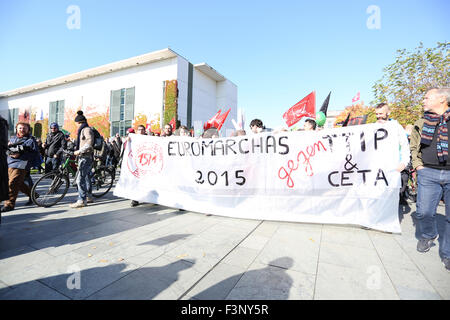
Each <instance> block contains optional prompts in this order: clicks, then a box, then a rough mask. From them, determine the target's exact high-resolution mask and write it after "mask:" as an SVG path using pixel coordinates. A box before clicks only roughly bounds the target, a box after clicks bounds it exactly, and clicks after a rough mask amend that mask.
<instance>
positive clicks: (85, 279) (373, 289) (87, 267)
mask: <svg viewBox="0 0 450 320" xmlns="http://www.w3.org/2000/svg"><path fill="white" fill-rule="evenodd" d="M71 192H72V193H71V194H69V195H68V196H66V198H64V199H63V201H62V202H61V203H59V204H57V205H55V206H53V207H51V208H39V207H36V206H29V207H27V206H25V202H26V201H27V198H26V197H24V196H23V195H22V196H21V197H20V198H19V199H18V203H17V206H16V210H14V211H11V212H7V213H4V214H3V215H2V224H1V226H0V299H1V300H6V299H12V300H16V299H45V300H47V299H52V300H53V299H57V300H59V299H64V300H67V299H77V300H78V299H88V300H97V299H121V300H126V299H139V300H141V299H169V300H176V299H181V300H186V299H194V300H206V299H208V300H210V299H213V300H215V299H219V300H225V299H232V300H253V299H270V300H285V299H289V300H312V299H313V300H323V299H370V300H372V299H392V300H397V299H426V300H429V299H433V300H435V299H438V300H440V299H445V300H448V299H450V273H449V272H447V271H446V270H445V268H444V266H443V264H442V262H441V260H440V258H439V243H440V241H439V239H438V240H436V241H435V243H436V245H435V246H434V247H432V248H431V250H430V251H429V252H427V253H425V254H421V253H419V252H417V251H416V243H417V240H416V238H415V225H414V218H413V217H414V212H415V206H414V204H413V203H410V205H409V206H400V208H399V218H400V220H401V227H402V234H389V233H384V232H380V231H374V230H366V229H362V228H360V227H358V226H339V225H322V224H305V223H288V222H276V221H260V220H246V219H235V218H227V217H220V216H215V215H213V214H212V215H205V214H200V213H195V212H189V211H179V210H177V209H173V208H168V207H164V206H159V205H152V204H143V205H140V206H138V207H134V208H131V207H130V200H127V199H121V198H117V197H114V196H113V194H112V191H111V192H110V193H109V194H107V195H106V196H105V197H103V198H101V199H99V200H97V201H96V202H95V203H94V204H91V205H89V206H88V207H85V208H81V209H71V208H69V207H68V204H69V203H72V202H74V201H75V199H76V194H75V193H74V190H72V189H71ZM438 212H439V214H438V216H437V217H438V228H439V232H440V234H442V233H443V228H444V222H445V216H444V206H443V205H442V204H441V205H440V206H439V211H438Z"/></svg>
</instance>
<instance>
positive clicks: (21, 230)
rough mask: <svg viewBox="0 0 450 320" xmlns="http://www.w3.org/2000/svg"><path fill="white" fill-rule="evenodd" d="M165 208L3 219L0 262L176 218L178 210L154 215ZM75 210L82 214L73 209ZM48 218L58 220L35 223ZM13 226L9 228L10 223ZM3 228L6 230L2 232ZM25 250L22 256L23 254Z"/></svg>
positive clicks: (60, 212) (29, 215)
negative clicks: (72, 215)
mask: <svg viewBox="0 0 450 320" xmlns="http://www.w3.org/2000/svg"><path fill="white" fill-rule="evenodd" d="M166 209H167V208H165V207H161V206H153V207H150V208H140V209H136V208H127V209H118V210H114V211H107V212H100V213H94V214H88V215H82V216H77V217H71V218H66V217H64V214H63V213H64V212H65V211H61V210H58V211H53V212H51V211H50V212H47V213H31V214H22V215H20V218H18V217H17V218H16V217H15V216H14V215H12V216H8V217H4V222H3V223H2V226H1V227H0V259H5V258H9V257H12V256H15V255H21V254H24V253H26V252H31V251H34V250H42V249H45V248H52V247H54V248H56V247H59V246H63V245H71V244H76V243H81V242H84V241H90V240H93V239H96V238H102V237H106V236H109V235H112V234H116V233H120V232H123V231H127V230H131V229H134V228H138V227H142V226H145V225H148V224H152V223H155V222H159V221H162V220H165V219H168V218H171V217H175V216H177V215H179V214H178V210H173V211H170V212H165V213H162V214H158V211H160V210H166ZM76 210H83V208H81V209H76ZM48 214H60V215H61V218H59V219H53V220H49V221H35V222H33V221H32V220H36V219H37V218H38V217H43V216H46V215H48ZM10 219H12V221H13V222H14V220H15V219H17V220H16V221H15V222H14V225H10V223H9V222H11V220H10ZM4 227H6V228H4ZM24 248H25V252H24Z"/></svg>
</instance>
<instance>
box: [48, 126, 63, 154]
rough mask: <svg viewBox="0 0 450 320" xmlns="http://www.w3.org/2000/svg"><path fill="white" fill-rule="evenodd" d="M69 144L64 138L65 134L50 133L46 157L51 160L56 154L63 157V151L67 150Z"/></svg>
mask: <svg viewBox="0 0 450 320" xmlns="http://www.w3.org/2000/svg"><path fill="white" fill-rule="evenodd" d="M66 145H67V142H66V139H65V138H64V133H62V132H61V131H58V132H56V133H53V132H50V133H49V134H48V135H47V139H46V140H45V155H46V156H47V157H49V158H53V156H54V155H55V154H56V155H57V156H58V157H61V154H62V152H63V149H65V148H66Z"/></svg>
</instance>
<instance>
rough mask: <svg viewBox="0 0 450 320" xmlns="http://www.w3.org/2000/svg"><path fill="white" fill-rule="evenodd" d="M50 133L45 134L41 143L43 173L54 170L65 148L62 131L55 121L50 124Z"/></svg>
mask: <svg viewBox="0 0 450 320" xmlns="http://www.w3.org/2000/svg"><path fill="white" fill-rule="evenodd" d="M50 130H51V131H50V133H49V134H48V135H47V139H46V140H45V143H44V144H43V145H42V146H43V147H44V150H45V151H44V152H45V157H46V159H45V173H48V172H50V171H53V170H56V169H57V168H58V166H59V164H60V162H61V156H62V154H63V150H64V149H65V148H66V144H67V142H66V139H65V137H64V133H63V132H62V131H59V126H58V124H57V123H56V122H53V123H52V124H51V125H50Z"/></svg>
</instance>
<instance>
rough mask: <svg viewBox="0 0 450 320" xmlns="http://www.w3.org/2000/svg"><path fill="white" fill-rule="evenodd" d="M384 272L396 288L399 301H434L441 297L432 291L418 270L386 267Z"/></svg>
mask: <svg viewBox="0 0 450 320" xmlns="http://www.w3.org/2000/svg"><path fill="white" fill-rule="evenodd" d="M386 271H387V273H388V275H389V278H390V279H391V281H392V283H393V284H394V287H395V288H396V290H397V292H398V295H399V297H400V299H405V300H432V299H433V300H435V299H438V300H440V299H441V296H440V295H439V294H438V293H437V292H436V290H434V288H433V287H432V286H431V284H430V283H429V282H428V280H427V279H426V278H425V277H424V275H423V274H422V273H421V272H420V271H419V270H417V269H416V270H411V269H403V268H399V267H394V266H386Z"/></svg>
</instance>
